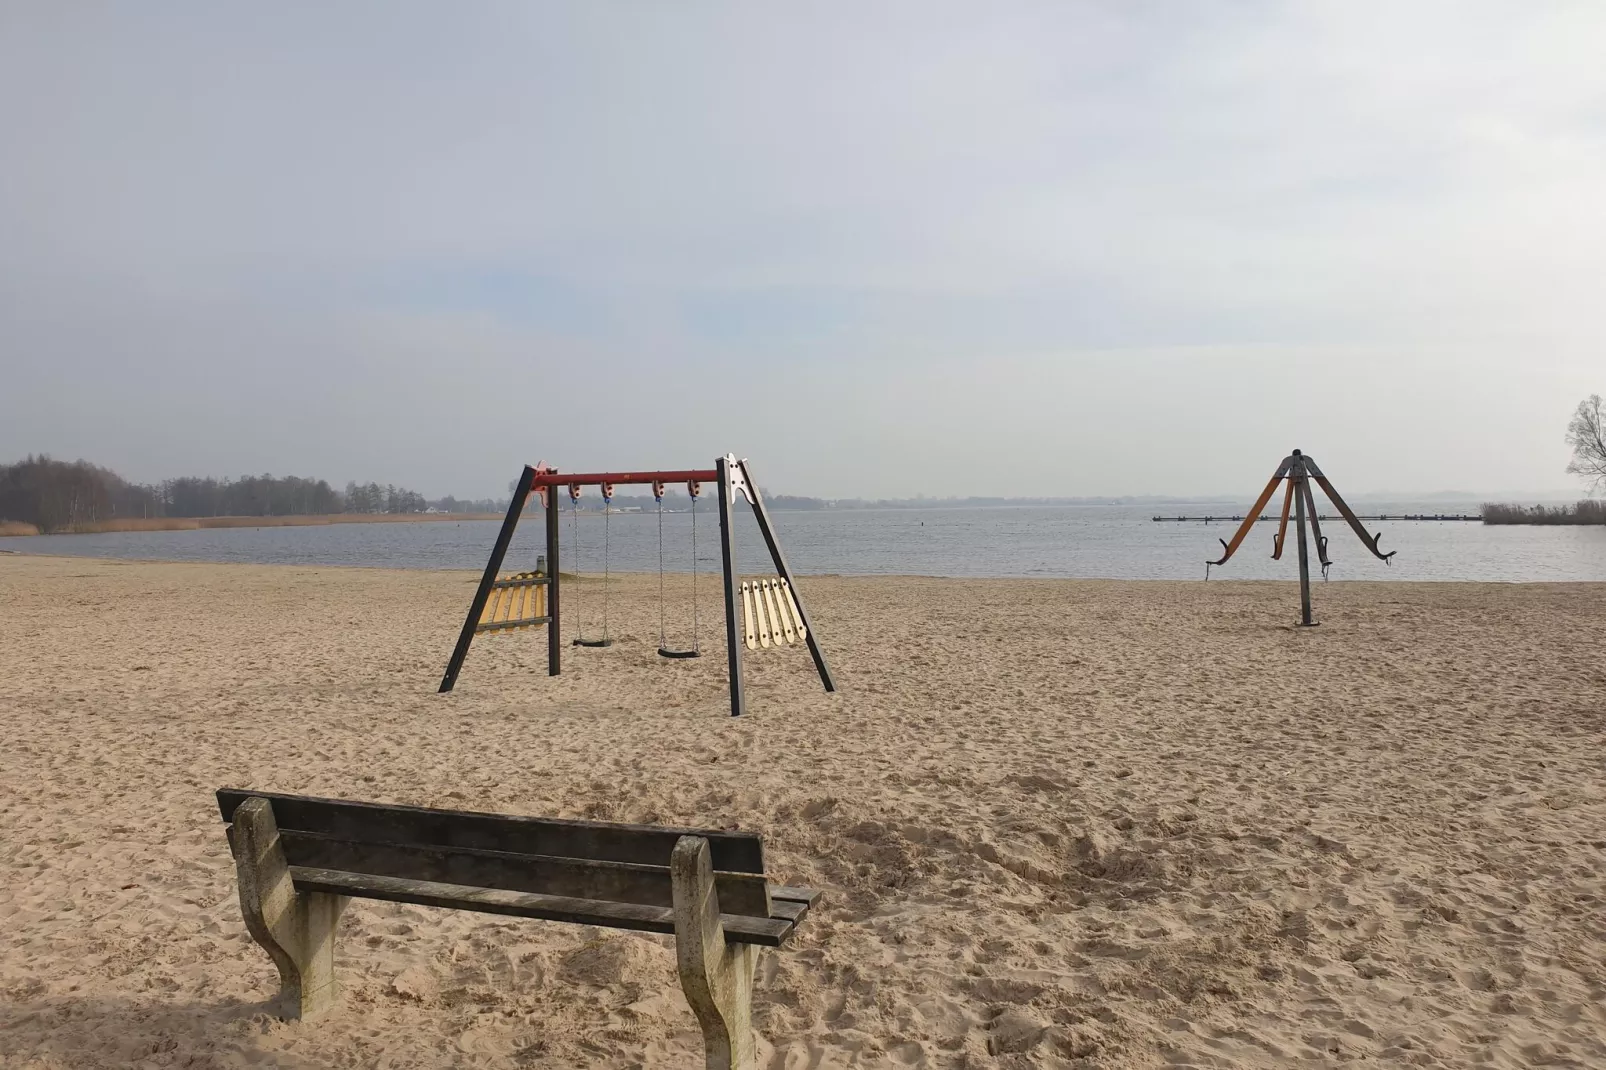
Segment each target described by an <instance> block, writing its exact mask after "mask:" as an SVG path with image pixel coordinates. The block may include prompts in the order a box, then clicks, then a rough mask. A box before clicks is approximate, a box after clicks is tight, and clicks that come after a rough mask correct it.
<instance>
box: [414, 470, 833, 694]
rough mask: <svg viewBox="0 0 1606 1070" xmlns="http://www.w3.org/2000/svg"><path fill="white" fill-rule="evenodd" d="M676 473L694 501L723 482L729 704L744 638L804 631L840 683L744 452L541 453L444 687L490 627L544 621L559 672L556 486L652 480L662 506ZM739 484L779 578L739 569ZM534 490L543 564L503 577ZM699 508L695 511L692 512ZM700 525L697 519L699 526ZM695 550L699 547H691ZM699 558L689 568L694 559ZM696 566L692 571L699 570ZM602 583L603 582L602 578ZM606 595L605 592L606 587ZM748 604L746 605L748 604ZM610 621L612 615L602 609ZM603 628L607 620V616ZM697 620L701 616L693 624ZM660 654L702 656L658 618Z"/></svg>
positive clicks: (786, 639) (526, 474) (748, 642)
mask: <svg viewBox="0 0 1606 1070" xmlns="http://www.w3.org/2000/svg"><path fill="white" fill-rule="evenodd" d="M670 483H685V484H686V489H687V492H688V493H689V494H690V495H691V498H692V501H693V508H694V509H695V503H696V500H697V497H698V495H699V494H700V492H701V487H702V484H703V483H713V484H716V485H717V486H718V488H719V530H720V551H721V552H720V558H721V562H722V565H723V572H724V586H725V650H726V658H727V661H728V663H729V675H730V709H731V716H732V717H740V716H741V715H742V714H743V713H744V712H746V709H747V699H746V694H745V692H744V690H743V687H742V647H743V646H744V645H745V646H746V647H748V648H749V649H754V650H756V649H760V648H767V647H770V646H771V645H774V646H777V647H778V646H781V645H783V644H785V645H791V644H793V643H794V642H795V641H796V640H797V639H802V640H803V641H804V642H805V643H806V644H807V645H808V648H809V655H810V656H811V657H812V658H813V659H814V667H815V669H816V670H818V671H819V674H820V682H821V683H822V684H824V685H825V690H826V691H835V690H836V681H835V680H834V679H832V676H831V670H830V667H829V666H828V665H826V662H825V652H824V651H823V650H821V649H820V642H819V638H818V636H817V633H816V632H815V630H814V624H813V622H812V621H810V620H809V614H808V609H807V607H806V606H805V605H804V602H803V596H802V594H801V592H799V591H798V587H797V581H796V579H795V578H794V577H793V575H792V570H791V568H790V567H789V566H788V565H787V563H786V555H785V553H783V552H782V550H781V544H780V540H779V539H778V538H777V536H776V533H775V525H774V524H773V523H772V522H771V520H770V515H769V511H768V510H767V509H766V508H765V507H764V497H763V495H762V494H760V493H759V489H758V483H757V481H755V480H754V479H753V475H752V470H751V469H750V468H749V466H748V463H747V461H746V460H745V459H744V460H737V459H736V457H735V456H734V455H733V454H726V455H725V456H724V457H720V458H718V459H717V460H715V462H714V467H713V468H710V469H687V470H682V471H671V472H587V473H581V474H563V473H560V472H559V471H558V470H557V469H555V468H551V467H549V466H547V465H546V464H543V463H537V464H534V465H525V466H524V471H523V472H522V473H521V474H520V476H519V481H518V484H517V486H516V487H515V488H514V491H513V500H512V501H511V502H509V503H508V509H507V516H506V517H505V518H504V519H503V520H502V528H501V531H499V532H498V533H497V536H496V543H495V545H494V546H493V547H492V548H491V556H490V559H489V560H488V561H486V563H485V572H484V574H483V575H482V576H481V577H480V583H479V587H478V588H477V589H476V590H475V592H474V601H473V602H471V603H470V604H469V609H468V616H467V618H466V619H464V621H463V630H462V632H461V633H459V635H458V637H457V646H456V647H455V648H454V649H453V650H452V657H451V660H450V661H448V662H447V663H446V673H445V675H444V676H443V677H442V678H441V685H440V691H442V692H446V691H450V690H452V688H453V686H455V685H456V683H457V674H458V673H459V672H460V671H461V670H462V668H463V660H464V659H465V658H466V657H468V648H469V646H470V645H471V644H472V643H473V642H474V637H475V636H476V635H479V634H481V633H485V632H499V631H511V630H517V629H523V628H532V627H537V626H540V625H545V626H546V629H547V674H548V675H549V676H557V675H559V673H560V672H561V671H562V668H563V635H562V620H563V616H562V606H563V599H562V597H561V589H562V582H561V571H560V568H559V561H560V556H559V554H560V546H559V542H560V539H559V523H558V521H559V516H558V507H557V501H556V494H555V493H554V491H555V490H556V488H559V487H566V488H568V493H569V499H570V502H571V503H573V502H574V501H576V500H577V499H578V498H579V497H580V488H581V487H589V486H594V487H598V488H600V489H601V491H602V496H603V499H604V501H609V500H611V499H612V498H613V490H614V487H616V486H631V485H650V486H651V487H652V489H653V496H654V497H655V498H657V499H658V501H659V505H660V507H661V506H662V502H663V490H664V487H665V486H666V485H667V484H670ZM738 494H740V495H741V496H742V497H743V498H745V499H746V500H747V504H748V505H750V506H751V507H752V510H753V518H754V519H755V520H756V521H757V522H758V530H759V533H760V534H761V535H763V537H764V545H765V546H766V547H767V548H768V549H769V554H770V560H771V561H772V562H773V564H774V566H775V571H776V572H777V573H778V574H779V575H778V577H776V578H773V579H764V580H753V581H748V582H743V581H742V580H740V579H739V578H738V577H737V575H736V532H735V527H734V525H733V523H732V520H733V513H734V506H735V504H736V496H737V495H738ZM532 496H536V497H539V498H540V500H541V502H542V504H543V506H545V510H546V555H545V569H544V571H536V572H522V573H518V574H515V575H514V576H511V577H509V578H507V579H498V578H497V576H498V574H499V573H500V570H501V568H502V559H503V558H504V557H506V556H507V551H508V547H509V546H510V545H512V542H513V532H514V530H515V529H516V528H517V527H518V524H519V519H520V518H521V516H522V515H523V513H524V507H525V505H526V504H527V502H528V501H529V499H530V498H531V497H532ZM694 516H695V514H694ZM693 530H694V531H695V528H694V529H693ZM659 537H660V545H659V554H660V570H661V568H662V533H661V529H660V536H659ZM694 552H695V551H694ZM695 567H696V565H695V560H694V562H693V568H694V569H695ZM694 575H695V573H694ZM604 588H605V590H606V584H604ZM605 596H606V595H605ZM744 610H745V613H744V612H743V611H744ZM604 621H605V622H606V617H604ZM604 627H605V628H606V623H605V624H604ZM694 630H695V626H694ZM610 642H611V640H609V639H608V638H607V635H606V632H604V636H603V638H602V639H601V640H596V639H585V638H584V637H583V636H582V637H579V638H576V639H575V643H576V645H580V646H607V645H609V644H610ZM658 652H659V654H660V655H662V656H663V657H666V658H685V657H696V656H697V655H698V651H697V650H696V649H695V648H694V649H693V650H675V649H671V648H669V647H668V646H667V645H665V644H664V643H663V636H662V628H661V627H660V646H659V651H658Z"/></svg>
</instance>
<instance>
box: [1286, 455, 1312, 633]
mask: <svg viewBox="0 0 1606 1070" xmlns="http://www.w3.org/2000/svg"><path fill="white" fill-rule="evenodd" d="M1288 478H1290V479H1292V480H1293V481H1294V530H1295V531H1297V532H1298V533H1299V624H1300V627H1302V628H1309V627H1312V626H1313V625H1314V624H1315V621H1313V620H1311V619H1310V549H1309V547H1308V545H1307V543H1306V539H1305V494H1306V491H1305V472H1304V469H1303V468H1299V469H1296V470H1295V471H1294V472H1292V473H1290V474H1289V477H1288Z"/></svg>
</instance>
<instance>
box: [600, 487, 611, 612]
mask: <svg viewBox="0 0 1606 1070" xmlns="http://www.w3.org/2000/svg"><path fill="white" fill-rule="evenodd" d="M612 516H613V484H612V483H604V484H603V485H602V639H603V642H607V641H608V587H609V565H608V550H609V544H610V542H611V541H612V540H611V539H610V538H609V535H610V532H609V522H610V518H611V517H612Z"/></svg>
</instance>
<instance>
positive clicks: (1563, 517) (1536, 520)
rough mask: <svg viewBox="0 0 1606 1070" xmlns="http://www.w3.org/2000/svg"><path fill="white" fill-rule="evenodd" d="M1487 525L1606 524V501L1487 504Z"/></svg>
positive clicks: (1484, 514) (1484, 517) (1485, 510)
mask: <svg viewBox="0 0 1606 1070" xmlns="http://www.w3.org/2000/svg"><path fill="white" fill-rule="evenodd" d="M1483 522H1484V523H1485V524H1606V501H1590V500H1587V499H1586V500H1585V501H1581V502H1579V503H1578V504H1577V505H1551V506H1545V505H1526V506H1524V505H1503V504H1500V503H1497V502H1486V503H1485V504H1484V506H1483Z"/></svg>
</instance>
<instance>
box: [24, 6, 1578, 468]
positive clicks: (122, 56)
mask: <svg viewBox="0 0 1606 1070" xmlns="http://www.w3.org/2000/svg"><path fill="white" fill-rule="evenodd" d="M1603 56H1606V4H1602V3H1600V2H1599V0H1584V2H1580V3H1576V4H1566V3H1534V2H1524V0H1511V2H1509V3H1499V4H1489V3H1478V2H1471V0H1456V2H1446V3H1432V2H1426V0H1412V2H1410V3H1398V2H1389V3H1364V2H1363V3H1356V2H1334V3H1326V4H1321V3H1299V4H1279V3H1269V2H1268V3H1256V2H1225V0H1223V2H1219V3H1181V2H1175V3H1141V2H1137V3H1134V2H1125V0H1122V2H1117V0H1110V2H1105V3H1067V2H1054V3H1044V4H1040V5H1039V4H978V3H956V4H933V3H930V2H919V3H907V4H901V3H884V2H878V3H871V4H850V3H810V4H792V5H780V4H735V3H732V4H712V3H676V4H647V3H636V4H617V5H608V4H601V3H591V2H584V3H581V2H576V3H572V4H566V5H556V4H537V3H508V4H494V3H489V2H475V3H469V4H443V3H421V4H409V3H397V2H390V0H387V2H383V3H372V4H362V3H355V2H348V3H341V4H334V5H325V4H311V3H304V4H266V5H243V4H213V3H194V4H181V3H154V4H135V3H120V4H114V3H106V4H99V3H74V4H62V3H48V2H43V0H41V2H35V3H28V2H18V3H10V4H6V5H4V6H0V460H9V459H14V458H16V457H19V456H21V455H22V454H24V453H26V452H29V451H46V452H49V453H52V454H54V455H56V456H59V457H66V458H72V457H77V456H83V457H86V458H89V459H92V460H95V461H97V462H99V463H103V464H107V465H109V466H111V467H113V468H116V469H118V470H119V471H121V472H123V473H124V474H125V475H127V476H129V477H131V478H135V479H140V480H150V479H157V478H161V477H163V476H169V475H176V474H183V473H196V472H209V473H213V474H219V475H223V474H233V475H238V474H240V473H244V472H263V471H271V472H273V473H275V474H286V473H294V474H303V475H319V476H324V477H326V478H329V479H330V480H331V481H334V482H336V483H344V482H345V480H347V479H351V478H356V479H362V480H368V479H375V480H378V481H380V482H396V483H401V484H405V485H407V486H411V487H415V488H417V489H419V490H421V491H424V492H425V493H426V494H430V495H436V494H442V493H447V492H452V493H456V494H459V495H480V494H493V493H500V492H502V491H503V490H504V488H505V486H506V484H507V482H508V481H509V480H510V479H511V478H512V477H513V476H514V475H516V473H517V470H518V468H519V465H520V464H522V463H523V462H525V461H534V460H537V459H545V460H547V461H548V462H550V463H554V464H557V465H558V466H560V467H562V468H566V469H568V470H577V469H581V468H585V469H596V468H603V467H648V466H654V467H670V468H673V467H681V466H685V465H691V464H705V463H707V462H709V461H710V460H711V458H712V457H713V456H714V455H715V454H719V453H724V452H726V451H727V450H731V451H735V452H737V453H738V454H743V455H746V456H748V457H750V458H751V459H752V460H753V465H754V469H755V471H756V472H757V473H758V475H759V476H760V478H761V479H762V480H763V481H764V483H765V484H766V485H767V486H769V487H771V488H772V489H773V490H778V491H785V492H793V493H803V494H819V495H827V496H838V495H843V496H846V495H873V496H880V495H904V494H911V495H912V494H915V493H917V492H918V493H925V494H932V495H948V494H959V495H966V494H989V493H993V494H1053V495H1059V494H1064V495H1095V494H1145V493H1169V492H1174V493H1180V494H1203V493H1213V492H1218V491H1220V492H1227V493H1230V494H1234V495H1239V496H1242V497H1245V498H1247V497H1250V496H1252V494H1253V492H1254V491H1256V490H1258V489H1259V487H1260V485H1261V484H1263V483H1264V481H1265V480H1266V478H1267V477H1268V476H1269V475H1270V474H1271V470H1272V468H1273V467H1274V466H1275V465H1276V462H1277V461H1278V460H1279V459H1280V458H1281V457H1282V456H1283V455H1284V454H1285V453H1286V452H1287V451H1288V449H1289V448H1291V447H1294V446H1303V447H1304V448H1305V449H1306V450H1307V451H1309V452H1310V453H1311V454H1313V455H1314V456H1315V457H1316V458H1317V459H1318V460H1319V461H1321V463H1322V464H1323V466H1324V467H1325V468H1326V469H1327V471H1328V474H1329V475H1331V476H1333V477H1334V479H1335V481H1336V482H1337V483H1338V485H1339V487H1340V489H1342V490H1346V491H1349V492H1351V493H1359V492H1366V491H1379V490H1385V489H1420V490H1431V489H1440V488H1450V487H1454V488H1467V489H1472V490H1490V489H1505V488H1511V489H1535V490H1538V489H1548V488H1563V487H1567V486H1568V484H1569V478H1568V477H1567V476H1566V475H1565V474H1563V471H1562V469H1563V467H1564V466H1565V464H1566V461H1567V456H1568V451H1567V447H1566V446H1565V444H1564V443H1563V442H1562V434H1563V431H1564V428H1565V424H1566V421H1567V417H1568V415H1569V413H1570V412H1571V410H1572V409H1573V407H1574V406H1575V405H1576V404H1577V402H1578V401H1579V400H1580V399H1581V398H1582V397H1583V396H1584V395H1586V394H1589V393H1592V392H1600V393H1606V337H1603V329H1602V328H1603V322H1606V62H1603V59H1602V57H1603Z"/></svg>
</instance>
